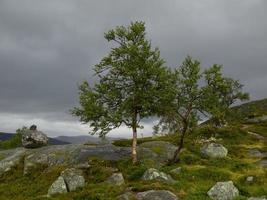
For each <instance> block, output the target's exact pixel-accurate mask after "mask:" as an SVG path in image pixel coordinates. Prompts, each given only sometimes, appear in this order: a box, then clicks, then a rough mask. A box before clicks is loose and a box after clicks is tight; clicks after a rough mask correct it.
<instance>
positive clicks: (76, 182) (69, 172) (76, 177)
mask: <svg viewBox="0 0 267 200" xmlns="http://www.w3.org/2000/svg"><path fill="white" fill-rule="evenodd" d="M61 177H62V178H63V179H64V181H65V183H66V185H67V188H68V191H70V192H71V191H74V190H76V189H77V188H79V187H84V186H85V179H84V177H83V175H82V171H81V170H79V169H75V168H68V169H66V170H64V171H63V172H61Z"/></svg>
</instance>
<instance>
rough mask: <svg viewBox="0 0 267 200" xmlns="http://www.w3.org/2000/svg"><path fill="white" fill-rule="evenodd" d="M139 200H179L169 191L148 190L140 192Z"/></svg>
mask: <svg viewBox="0 0 267 200" xmlns="http://www.w3.org/2000/svg"><path fill="white" fill-rule="evenodd" d="M136 198H137V200H178V198H177V196H176V195H175V194H173V193H172V192H170V191H168V190H148V191H145V192H139V193H137V195H136Z"/></svg>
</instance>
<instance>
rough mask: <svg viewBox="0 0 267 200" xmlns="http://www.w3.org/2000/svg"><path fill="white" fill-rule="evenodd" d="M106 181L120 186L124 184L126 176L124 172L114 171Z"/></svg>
mask: <svg viewBox="0 0 267 200" xmlns="http://www.w3.org/2000/svg"><path fill="white" fill-rule="evenodd" d="M106 182H107V183H110V184H112V185H117V186H120V185H123V184H124V178H123V175H122V173H114V174H112V175H111V176H110V177H109V178H108V179H107V180H106Z"/></svg>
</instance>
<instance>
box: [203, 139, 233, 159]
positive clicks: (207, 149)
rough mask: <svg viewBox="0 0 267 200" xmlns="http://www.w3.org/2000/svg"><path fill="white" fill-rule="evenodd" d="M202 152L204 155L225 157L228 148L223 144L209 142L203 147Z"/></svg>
mask: <svg viewBox="0 0 267 200" xmlns="http://www.w3.org/2000/svg"><path fill="white" fill-rule="evenodd" d="M200 152H201V154H202V155H203V156H206V157H210V158H224V157H226V156H227V153H228V150H227V149H226V148H225V147H224V146H223V145H221V144H217V143H209V144H205V145H204V146H202V147H201V149H200Z"/></svg>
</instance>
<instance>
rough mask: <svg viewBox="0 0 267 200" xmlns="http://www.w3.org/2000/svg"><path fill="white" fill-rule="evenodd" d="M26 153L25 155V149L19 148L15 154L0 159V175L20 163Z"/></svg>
mask: <svg viewBox="0 0 267 200" xmlns="http://www.w3.org/2000/svg"><path fill="white" fill-rule="evenodd" d="M24 155H25V150H24V149H21V148H18V149H15V151H14V152H13V154H11V155H9V156H8V157H6V158H4V159H3V160H1V161H0V176H1V175H2V174H4V173H5V172H7V171H9V170H10V169H11V168H12V167H14V166H16V165H18V164H19V162H20V161H21V159H22V158H23V156H24Z"/></svg>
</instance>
